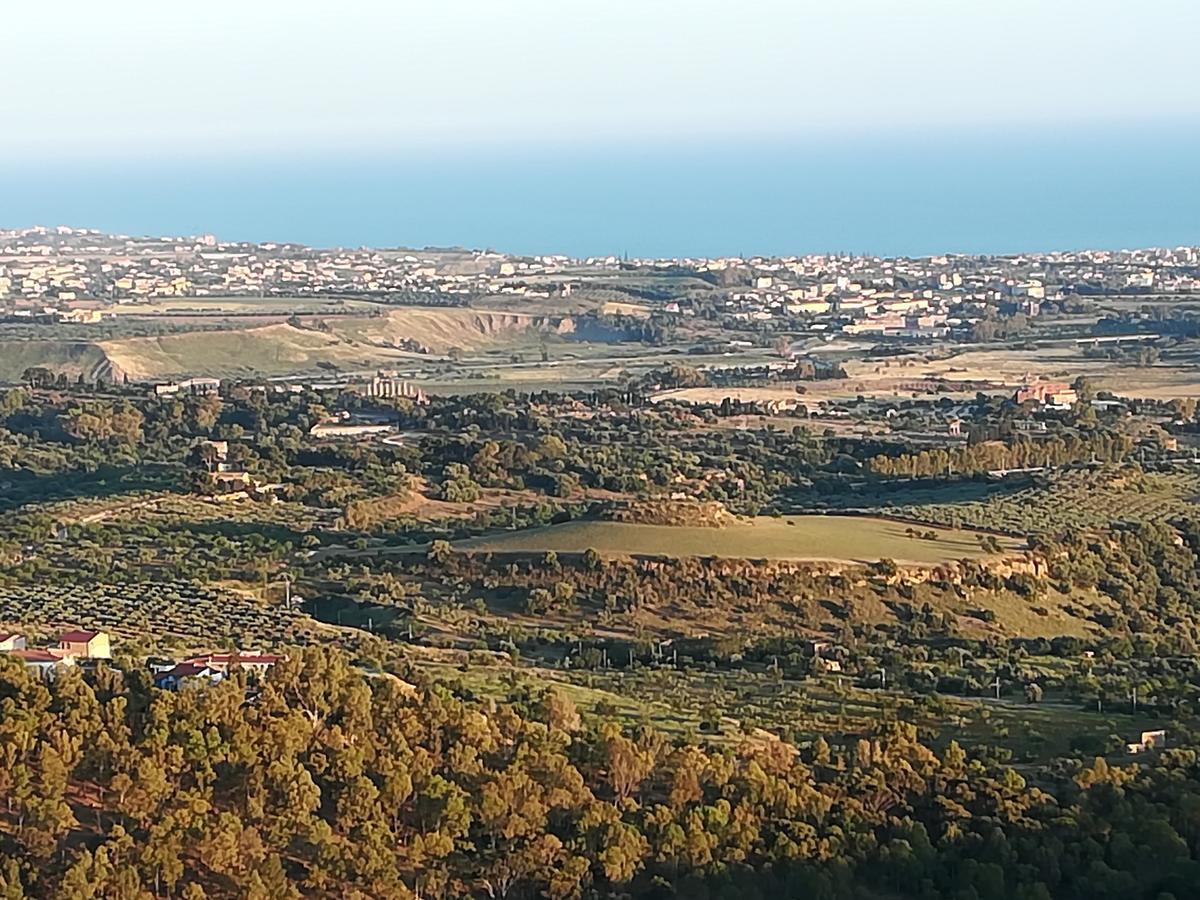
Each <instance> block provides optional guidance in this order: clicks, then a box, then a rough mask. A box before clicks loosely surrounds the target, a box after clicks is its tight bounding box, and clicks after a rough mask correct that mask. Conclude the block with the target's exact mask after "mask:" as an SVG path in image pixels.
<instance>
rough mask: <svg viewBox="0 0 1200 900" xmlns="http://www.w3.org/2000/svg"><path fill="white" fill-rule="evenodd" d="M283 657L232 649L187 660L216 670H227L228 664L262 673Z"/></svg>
mask: <svg viewBox="0 0 1200 900" xmlns="http://www.w3.org/2000/svg"><path fill="white" fill-rule="evenodd" d="M285 658H286V657H283V656H276V655H275V654H273V653H240V652H238V651H234V652H232V653H209V654H206V655H204V656H193V657H192V658H191V659H189V660H187V662H189V663H196V664H198V665H205V666H211V667H212V668H214V669H216V670H217V671H218V672H228V671H229V667H230V666H234V665H237V666H241V667H242V668H243V669H246V670H247V671H250V672H255V673H257V674H259V675H262V674H263V673H265V672H266V671H267V670H268V669H269V668H271V666H273V665H275V663H277V662H280V661H282V660H283V659H285Z"/></svg>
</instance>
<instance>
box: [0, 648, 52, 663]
mask: <svg viewBox="0 0 1200 900" xmlns="http://www.w3.org/2000/svg"><path fill="white" fill-rule="evenodd" d="M9 655H10V656H15V657H16V658H17V659H23V660H25V662H27V663H32V662H38V663H43V662H49V663H56V662H62V657H59V656H55V655H54V654H53V653H51V652H50V651H49V650H13V651H11V653H10V654H9Z"/></svg>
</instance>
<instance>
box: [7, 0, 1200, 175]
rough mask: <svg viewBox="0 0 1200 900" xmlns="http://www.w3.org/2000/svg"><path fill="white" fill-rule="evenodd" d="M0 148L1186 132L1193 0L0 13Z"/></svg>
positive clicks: (475, 4)
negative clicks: (911, 132) (1158, 126)
mask: <svg viewBox="0 0 1200 900" xmlns="http://www.w3.org/2000/svg"><path fill="white" fill-rule="evenodd" d="M0 29H2V33H3V34H4V38H5V39H4V49H3V52H2V53H0V84H3V85H4V90H3V92H2V98H3V99H0V113H2V119H0V122H2V124H0V129H2V130H3V135H4V136H3V138H2V139H0V157H3V158H6V159H7V160H9V161H13V160H17V161H23V160H34V159H38V158H40V159H42V160H46V159H47V158H48V157H54V158H76V159H86V160H90V161H99V160H103V159H106V158H125V159H132V158H145V157H151V158H181V157H191V156H200V157H203V158H206V159H213V158H221V157H242V156H246V155H252V156H263V155H268V156H269V155H271V154H275V153H278V152H280V151H281V150H287V151H288V152H289V153H294V152H302V153H326V152H330V151H333V152H341V151H345V150H348V149H354V150H359V149H362V148H364V147H372V146H375V147H380V148H386V149H390V150H397V149H401V148H417V149H423V150H425V151H426V152H428V151H429V150H431V149H432V150H435V151H442V150H448V149H453V150H454V151H455V152H467V153H469V152H472V151H473V150H475V149H478V148H481V147H486V146H492V145H495V144H498V143H499V144H507V145H512V146H516V147H520V146H522V145H525V144H530V145H535V144H543V145H544V144H545V143H546V142H547V141H553V142H584V143H588V142H611V143H617V144H626V143H628V142H633V141H638V140H646V139H663V138H672V137H678V136H694V137H701V138H704V137H722V138H736V137H739V136H747V137H753V138H755V139H762V138H768V139H770V138H776V137H777V138H780V139H795V138H797V137H800V138H803V137H805V136H808V135H831V134H832V135H839V134H863V135H868V136H870V135H880V134H883V133H885V132H887V131H889V130H893V129H896V128H905V129H917V130H922V131H926V132H929V131H931V130H932V131H935V132H936V131H938V130H943V131H952V130H955V129H963V128H979V127H981V126H985V127H988V128H1009V127H1012V128H1021V127H1033V128H1039V129H1040V128H1045V127H1055V126H1063V125H1065V126H1067V127H1074V126H1076V125H1078V124H1083V123H1093V122H1097V123H1104V124H1107V125H1113V124H1118V125H1119V124H1121V123H1125V122H1130V123H1135V122H1146V121H1150V122H1155V121H1172V120H1173V121H1174V122H1176V123H1179V122H1183V123H1195V122H1197V121H1200V91H1198V90H1197V86H1198V85H1200V62H1198V60H1200V53H1197V51H1196V44H1195V42H1196V38H1197V35H1198V34H1200V3H1196V2H1194V0H1178V2H1167V0H1137V2H1134V0H1003V2H991V0H907V2H903V0H823V2H803V0H736V2H735V0H724V2H717V0H689V2H675V0H509V2H494V0H425V2H411V0H410V2H403V0H388V2H385V0H377V2H375V0H372V2H367V0H357V2H356V0H341V2H331V0H320V2H315V0H287V2H277V0H205V2H201V3H186V4H185V3H177V2H164V0H110V2H105V3H100V2H95V0H37V2H13V3H6V4H4V11H3V24H2V26H0Z"/></svg>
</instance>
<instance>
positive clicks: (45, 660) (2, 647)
mask: <svg viewBox="0 0 1200 900" xmlns="http://www.w3.org/2000/svg"><path fill="white" fill-rule="evenodd" d="M0 653H5V654H7V655H9V656H11V657H13V658H14V659H19V660H20V661H21V662H23V663H24V664H25V665H26V667H27V668H29V669H31V670H32V671H34V672H36V673H37V674H38V676H39V677H40V678H42V680H44V681H50V680H52V679H53V678H54V677H55V675H57V673H58V672H59V670H60V669H61V668H62V667H64V666H74V665H78V664H79V663H81V662H86V661H88V660H94V659H111V658H112V644H111V642H110V640H109V637H108V634H107V633H106V632H103V631H85V630H83V629H73V630H71V631H64V632H63V633H62V634H60V635H59V636H58V640H57V641H55V642H53V643H51V644H49V645H47V646H45V647H30V646H29V645H28V642H27V641H26V639H25V636H24V635H23V634H17V633H15V632H7V633H3V634H0Z"/></svg>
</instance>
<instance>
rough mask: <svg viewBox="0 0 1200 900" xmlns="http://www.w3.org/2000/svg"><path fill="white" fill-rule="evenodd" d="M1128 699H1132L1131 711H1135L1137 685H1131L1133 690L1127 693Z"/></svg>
mask: <svg viewBox="0 0 1200 900" xmlns="http://www.w3.org/2000/svg"><path fill="white" fill-rule="evenodd" d="M1129 699H1130V700H1132V701H1133V711H1134V712H1135V713H1136V712H1137V685H1136V684H1135V685H1134V686H1133V690H1132V691H1131V692H1130V694H1129Z"/></svg>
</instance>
